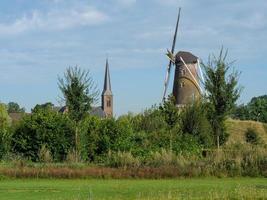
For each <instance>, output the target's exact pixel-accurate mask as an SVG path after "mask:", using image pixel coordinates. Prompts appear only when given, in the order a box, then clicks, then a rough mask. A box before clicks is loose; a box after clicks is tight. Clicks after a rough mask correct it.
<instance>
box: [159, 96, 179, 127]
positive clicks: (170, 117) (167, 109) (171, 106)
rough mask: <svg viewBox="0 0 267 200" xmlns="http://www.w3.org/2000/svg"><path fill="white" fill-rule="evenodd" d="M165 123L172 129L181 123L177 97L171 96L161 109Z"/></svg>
mask: <svg viewBox="0 0 267 200" xmlns="http://www.w3.org/2000/svg"><path fill="white" fill-rule="evenodd" d="M159 109H160V111H161V113H162V114H163V117H164V119H165V122H166V123H167V124H168V126H169V128H170V129H172V128H173V127H175V125H176V124H177V123H178V121H179V110H178V108H177V107H176V105H175V97H174V96H172V95H170V96H169V97H168V99H167V100H166V101H164V102H163V104H161V105H160V107H159Z"/></svg>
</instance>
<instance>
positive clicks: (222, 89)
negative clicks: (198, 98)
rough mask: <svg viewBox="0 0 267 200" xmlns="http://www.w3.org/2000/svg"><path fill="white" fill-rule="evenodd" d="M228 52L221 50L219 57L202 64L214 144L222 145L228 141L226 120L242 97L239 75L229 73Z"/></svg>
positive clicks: (234, 72)
mask: <svg viewBox="0 0 267 200" xmlns="http://www.w3.org/2000/svg"><path fill="white" fill-rule="evenodd" d="M226 56H227V52H226V53H224V52H223V49H222V50H221V52H220V54H219V56H218V57H217V58H216V57H215V56H214V57H213V59H210V60H209V62H208V63H207V64H202V66H203V68H204V70H205V89H206V91H207V93H208V94H207V100H208V102H209V104H208V109H209V110H208V114H209V116H208V117H209V121H210V123H211V126H212V129H213V133H214V136H215V137H214V138H216V141H214V143H216V144H217V146H218V147H219V145H222V144H223V143H225V141H226V140H227V137H228V134H227V132H226V128H225V120H226V117H227V116H228V115H230V114H231V112H232V110H233V108H234V107H235V103H236V101H237V99H238V98H239V96H240V88H238V73H237V72H236V71H233V72H232V73H229V70H230V67H231V65H230V64H229V63H226Z"/></svg>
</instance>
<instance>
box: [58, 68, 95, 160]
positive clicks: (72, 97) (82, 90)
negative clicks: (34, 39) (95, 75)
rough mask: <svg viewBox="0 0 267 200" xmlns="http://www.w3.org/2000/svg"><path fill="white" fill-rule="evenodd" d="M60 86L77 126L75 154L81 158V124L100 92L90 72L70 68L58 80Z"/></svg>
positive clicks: (71, 117)
mask: <svg viewBox="0 0 267 200" xmlns="http://www.w3.org/2000/svg"><path fill="white" fill-rule="evenodd" d="M58 86H59V89H60V90H61V92H62V94H63V101H64V103H65V105H66V107H67V110H68V115H69V117H70V119H72V120H73V121H74V126H75V154H76V160H77V161H78V159H79V156H80V138H79V135H80V122H81V121H82V120H83V119H84V118H85V117H86V116H87V115H88V112H89V111H90V110H91V108H92V104H93V103H95V102H96V101H97V97H98V91H97V88H96V86H95V84H94V81H93V79H92V77H91V76H90V73H89V71H86V70H82V69H81V68H78V67H77V66H76V67H69V68H68V69H67V71H66V73H65V74H64V77H63V78H60V77H59V78H58Z"/></svg>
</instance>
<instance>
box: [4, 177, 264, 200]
mask: <svg viewBox="0 0 267 200" xmlns="http://www.w3.org/2000/svg"><path fill="white" fill-rule="evenodd" d="M0 199H3V200H4V199H5V200H19V199H26V200H34V199H39V200H42V199H44V200H52V199H64V200H76V199H77V200H79V199H86V200H90V199H94V200H104V199H110V200H111V199H114V200H124V199H125V200H126V199H127V200H128V199H129V200H130V199H137V200H138V199H140V200H141V199H142V200H145V199H146V200H148V199H155V200H157V199H158V200H163V199H205V200H206V199H267V179H264V178H223V179H216V178H204V179H172V180H115V179H110V180H101V179H98V180H96V179H92V180H89V179H77V180H59V179H57V180H53V179H13V180H12V179H6V180H1V181H0Z"/></svg>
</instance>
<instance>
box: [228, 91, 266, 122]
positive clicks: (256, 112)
mask: <svg viewBox="0 0 267 200" xmlns="http://www.w3.org/2000/svg"><path fill="white" fill-rule="evenodd" d="M233 117H234V118H236V119H241V120H254V121H260V122H265V123H266V122H267V95H263V96H259V97H253V98H252V99H251V101H250V102H249V103H248V104H247V105H240V106H238V107H237V108H236V109H235V112H234V115H233Z"/></svg>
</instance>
